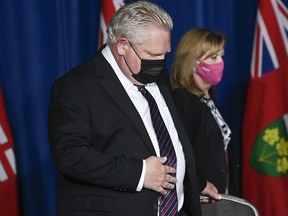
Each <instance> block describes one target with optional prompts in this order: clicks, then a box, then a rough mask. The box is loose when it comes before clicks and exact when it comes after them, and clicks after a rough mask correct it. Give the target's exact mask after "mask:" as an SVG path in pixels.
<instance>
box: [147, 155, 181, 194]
mask: <svg viewBox="0 0 288 216" xmlns="http://www.w3.org/2000/svg"><path fill="white" fill-rule="evenodd" d="M166 160H167V158H166V157H155V156H151V157H149V158H147V159H146V160H145V161H146V173H145V179H144V188H147V189H151V190H154V191H157V192H159V193H160V194H162V195H165V194H166V193H167V190H171V189H173V188H174V187H175V184H176V182H177V179H176V178H175V177H173V176H172V175H173V174H175V173H176V169H175V168H173V167H169V166H166V165H164V163H165V162H166Z"/></svg>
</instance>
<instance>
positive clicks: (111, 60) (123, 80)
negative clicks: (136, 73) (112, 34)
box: [102, 45, 134, 91]
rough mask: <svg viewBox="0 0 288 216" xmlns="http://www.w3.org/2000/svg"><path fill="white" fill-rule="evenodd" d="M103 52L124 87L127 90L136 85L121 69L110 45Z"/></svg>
mask: <svg viewBox="0 0 288 216" xmlns="http://www.w3.org/2000/svg"><path fill="white" fill-rule="evenodd" d="M102 54H103V56H104V57H105V59H106V60H107V61H108V63H109V64H110V65H111V67H112V68H113V70H114V72H115V74H116V76H117V77H118V79H119V80H120V82H121V84H122V86H123V87H124V89H125V90H126V91H127V90H128V89H131V88H132V87H133V86H134V85H133V83H132V82H131V81H130V80H129V79H128V78H127V77H126V76H125V75H124V73H123V72H122V71H121V69H120V68H119V66H118V64H117V62H116V60H115V58H114V56H113V54H112V52H111V50H110V47H109V46H108V45H106V46H105V48H104V49H103V50H102Z"/></svg>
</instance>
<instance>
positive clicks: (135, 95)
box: [102, 46, 185, 210]
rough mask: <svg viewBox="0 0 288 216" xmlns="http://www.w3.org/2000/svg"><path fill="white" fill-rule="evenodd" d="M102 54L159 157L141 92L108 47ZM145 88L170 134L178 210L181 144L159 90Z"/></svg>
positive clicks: (180, 201)
mask: <svg viewBox="0 0 288 216" xmlns="http://www.w3.org/2000/svg"><path fill="white" fill-rule="evenodd" d="M102 54H103V55H104V57H105V58H106V60H107V61H108V62H109V64H110V65H111V67H112V68H113V70H114V72H115V74H116V75H117V77H118V79H119V80H120V82H121V84H122V85H123V88H124V89H125V90H126V92H127V94H128V96H129V97H130V99H131V100H132V102H133V104H134V106H135V108H136V109H137V111H138V113H139V115H140V116H141V118H142V120H143V123H144V125H145V127H146V130H147V132H148V134H149V136H150V139H151V141H152V143H153V146H154V149H155V152H156V154H157V156H158V157H159V156H160V150H159V145H158V140H157V136H156V134H155V131H154V127H153V124H152V120H151V117H150V110H149V105H148V102H147V100H146V99H145V97H144V96H143V95H142V94H141V92H139V91H138V89H137V87H136V86H135V85H134V84H133V83H132V82H131V81H130V80H129V79H128V78H127V77H126V76H125V75H124V73H123V72H122V71H121V69H120V68H119V66H118V64H117V63H116V61H115V59H114V57H113V55H112V52H111V50H110V48H109V46H106V47H105V48H104V49H103V50H102ZM145 88H146V89H147V90H148V91H149V92H150V94H151V95H152V96H153V97H154V99H155V101H156V103H157V106H158V108H159V111H160V113H161V116H162V118H163V121H164V122H165V125H166V127H167V130H168V132H169V134H170V137H171V139H172V142H173V146H174V149H175V152H176V157H177V171H176V178H177V183H176V190H177V196H178V210H180V209H181V208H182V205H183V202H184V191H183V181H184V175H185V158H184V153H183V149H182V145H181V142H180V140H179V137H178V133H177V130H176V128H175V125H174V122H173V120H172V117H171V114H170V111H169V109H168V107H167V105H166V103H165V100H164V98H163V96H162V94H161V93H160V91H159V88H158V86H157V84H156V83H151V84H147V85H146V86H145ZM145 159H146V158H144V159H143V169H142V175H141V178H140V180H139V184H138V187H137V189H136V190H137V191H141V190H142V188H143V184H144V177H145V171H146V164H145Z"/></svg>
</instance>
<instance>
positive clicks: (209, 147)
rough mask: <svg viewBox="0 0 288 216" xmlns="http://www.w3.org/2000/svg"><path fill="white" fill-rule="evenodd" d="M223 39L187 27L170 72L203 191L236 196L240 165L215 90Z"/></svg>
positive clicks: (209, 193) (223, 43)
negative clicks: (217, 102)
mask: <svg viewBox="0 0 288 216" xmlns="http://www.w3.org/2000/svg"><path fill="white" fill-rule="evenodd" d="M225 43H226V38H225V36H224V35H223V34H221V33H217V32H213V31H210V30H207V29H200V28H197V29H192V30H190V31H188V32H187V33H186V34H185V35H184V36H183V37H182V39H181V41H180V43H179V44H178V47H177V49H176V53H175V57H174V62H173V65H172V73H171V86H172V92H173V98H174V101H175V104H176V107H177V109H178V111H179V114H180V115H181V118H182V120H183V123H184V126H185V128H186V131H187V133H188V135H189V138H190V141H191V144H192V146H193V149H194V153H195V160H196V167H197V174H198V184H199V189H200V193H201V194H204V195H208V196H210V197H212V198H214V199H217V198H219V194H218V193H229V194H235V195H237V194H236V193H237V192H236V191H237V189H236V186H237V185H235V179H234V178H235V177H234V176H235V175H234V174H235V173H237V171H236V172H235V170H236V169H238V168H239V164H238V158H237V157H236V156H237V154H235V153H236V152H235V150H234V149H233V148H235V146H234V144H232V133H231V130H230V128H229V126H228V125H227V123H226V122H225V121H224V119H223V117H222V115H221V114H220V112H219V110H218V107H217V104H216V101H215V98H214V91H213V86H215V85H217V84H218V83H219V82H220V81H221V79H222V75H223V70H224V61H223V56H224V46H225ZM228 152H229V154H228ZM228 155H229V158H228Z"/></svg>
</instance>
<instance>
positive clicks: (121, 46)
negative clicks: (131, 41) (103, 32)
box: [116, 37, 128, 56]
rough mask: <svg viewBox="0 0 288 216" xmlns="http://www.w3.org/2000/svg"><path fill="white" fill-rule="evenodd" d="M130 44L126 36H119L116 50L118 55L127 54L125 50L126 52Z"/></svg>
mask: <svg viewBox="0 0 288 216" xmlns="http://www.w3.org/2000/svg"><path fill="white" fill-rule="evenodd" d="M127 45H128V41H127V39H126V38H124V37H119V38H118V39H117V41H116V50H117V53H118V55H120V56H124V55H125V52H126V49H127V47H128V46H127Z"/></svg>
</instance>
